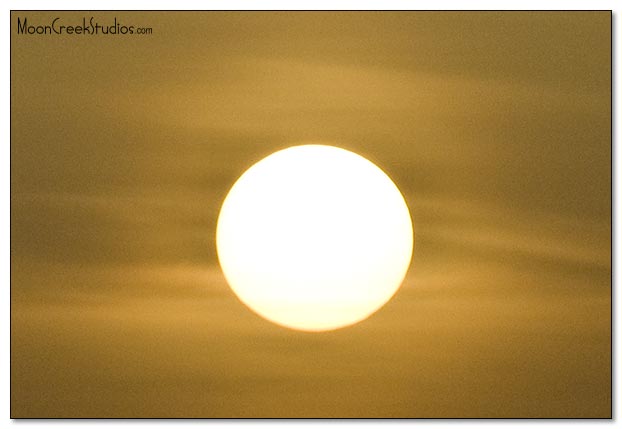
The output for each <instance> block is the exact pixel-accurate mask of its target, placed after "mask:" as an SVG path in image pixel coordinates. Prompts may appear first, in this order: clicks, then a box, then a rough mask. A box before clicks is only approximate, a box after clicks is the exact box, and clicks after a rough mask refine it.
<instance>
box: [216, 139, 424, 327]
mask: <svg viewBox="0 0 622 429" xmlns="http://www.w3.org/2000/svg"><path fill="white" fill-rule="evenodd" d="M216 245H217V249H218V258H219V260H220V265H221V267H222V270H223V272H224V274H225V277H226V279H227V282H228V283H229V285H230V286H231V288H232V289H233V291H234V292H235V294H236V295H237V296H238V298H239V299H240V300H241V301H242V302H243V303H244V304H246V305H247V306H248V307H249V308H250V309H251V310H253V311H255V312H256V313H257V314H259V315H260V316H262V317H264V318H266V319H268V320H270V321H272V322H274V323H276V324H278V325H281V326H285V327H288V328H292V329H298V330H304V331H326V330H331V329H337V328H341V327H344V326H348V325H352V324H354V323H357V322H360V321H361V320H363V319H365V318H367V317H369V316H370V315H371V314H372V313H374V312H375V311H376V310H378V309H379V308H380V307H382V306H383V305H384V304H385V303H386V302H387V301H388V300H389V299H390V298H391V297H392V296H393V294H394V293H395V292H396V291H397V289H398V288H399V287H400V284H401V283H402V280H403V279H404V276H405V275H406V271H407V270H408V267H409V265H410V260H411V256H412V250H413V228H412V222H411V218H410V214H409V212H408V207H407V206H406V202H405V201H404V198H403V197H402V194H401V193H400V191H399V190H398V189H397V187H396V186H395V184H394V183H393V182H392V181H391V179H390V178H389V177H388V176H387V175H386V174H385V173H384V172H383V171H382V170H380V168H378V167H377V166H376V165H374V164H373V163H371V162H370V161H368V160H367V159H365V158H363V157H361V156H359V155H357V154H355V153H352V152H349V151H347V150H344V149H340V148H336V147H333V146H324V145H303V146H293V147H290V148H287V149H284V150H281V151H278V152H275V153H273V154H272V155H270V156H268V157H266V158H264V159H262V160H261V161H259V162H258V163H256V164H255V165H253V166H252V167H251V168H249V169H248V170H247V171H246V172H245V173H244V174H242V176H241V177H240V178H239V179H238V180H237V182H235V184H234V185H233V187H232V188H231V190H230V191H229V194H228V195H227V197H226V198H225V201H224V203H223V205H222V208H221V210H220V215H219V217H218V226H217V228H216Z"/></svg>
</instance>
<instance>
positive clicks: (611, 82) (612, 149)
mask: <svg viewBox="0 0 622 429" xmlns="http://www.w3.org/2000/svg"><path fill="white" fill-rule="evenodd" d="M14 12H57V13H66V12H85V13H87V12H118V13H128V12H130V13H150V12H202V13H214V12H240V13H244V12H247V13H248V12H268V13H274V12H296V13H302V12H329V13H330V12H359V13H360V12H418V13H421V12H461V13H470V12H507V13H512V12H537V13H547V12H557V13H569V12H609V13H610V15H609V20H610V54H609V59H610V70H609V71H610V76H609V91H610V110H609V111H610V128H609V129H610V131H609V136H610V157H611V160H610V161H611V167H610V177H611V215H610V216H611V220H610V231H611V236H610V271H611V285H610V323H611V326H610V331H609V332H610V347H611V352H610V370H611V379H610V386H611V387H610V388H611V394H610V411H609V417H504V418H499V417H386V418H385V417H366V418H363V417H360V418H351V417H341V418H329V417H313V418H305V417H298V418H287V417H228V418H218V417H177V418H172V417H84V418H83V417H13V416H12V414H11V415H10V419H11V420H13V421H17V422H28V421H36V422H38V421H41V420H43V421H45V420H72V421H74V420H75V421H90V420H114V421H119V422H123V421H132V420H143V421H153V420H157V421H160V420H167V421H175V420H194V421H203V420H210V421H230V420H233V421H240V420H244V421H245V420H261V421H279V422H280V421H299V420H304V421H310V420H321V421H340V420H347V421H366V420H382V421H387V420H388V421H395V420H398V421H401V420H407V421H408V420H416V421H430V420H444V421H456V420H474V421H489V420H493V421H504V420H525V421H549V420H557V421H559V420H562V421H564V420H583V421H593V422H603V421H606V420H611V421H615V420H616V416H614V415H613V414H614V411H615V410H614V403H615V401H614V399H615V389H614V383H615V379H614V375H615V371H614V366H615V365H614V362H615V361H614V350H615V347H614V345H615V336H614V329H615V326H614V312H613V307H614V298H615V287H614V286H615V285H614V280H615V273H614V271H615V266H614V252H615V249H614V240H615V231H616V228H615V223H614V215H615V192H614V188H615V180H614V179H615V170H614V168H613V163H614V159H615V158H614V157H615V147H614V141H613V140H614V132H615V129H614V122H613V121H614V108H615V106H614V85H615V81H614V78H613V68H614V50H613V43H614V42H613V36H614V26H613V10H612V9H567V10H563V9H541V10H533V9H466V10H465V9H426V10H420V9H363V10H351V9H334V10H333V9H301V10H291V9H260V10H253V9H241V10H240V9H222V10H210V9H207V10H204V9H151V10H140V9H128V10H118V9H91V10H84V9H61V10H58V9H10V11H9V32H10V33H9V34H10V35H9V81H11V77H12V75H13V67H12V59H13V51H12V48H13V44H12V43H11V42H12V40H13V32H12V31H11V23H12V20H13V13H14ZM12 87H13V86H12V82H11V84H10V86H9V100H10V102H11V104H12V100H13V99H12V97H11V88H12ZM11 123H12V121H11V116H10V111H9V138H10V141H9V151H10V154H9V164H11V158H12V156H11V153H12V151H11V142H12V141H13V137H12V136H13V134H12V133H13V130H12V126H11ZM10 170H11V169H9V188H11V186H10V185H11V171H10ZM9 194H10V189H9ZM10 218H11V200H10V198H9V222H10ZM10 235H11V234H10V227H9V242H10ZM9 246H10V243H9ZM10 253H11V252H10V251H9V258H10ZM11 265H12V264H11V263H10V261H9V279H11V278H12V272H11V271H12V270H11ZM10 283H11V284H10V285H9V312H10V315H9V334H11V332H12V326H11V324H12V322H11V321H12V318H11V315H12V304H13V296H12V283H13V282H12V281H11V280H10ZM9 336H11V335H9ZM10 356H11V342H10V340H9V413H12V407H11V402H12V394H11V393H12V391H13V389H12V378H11V371H10V368H11V358H10Z"/></svg>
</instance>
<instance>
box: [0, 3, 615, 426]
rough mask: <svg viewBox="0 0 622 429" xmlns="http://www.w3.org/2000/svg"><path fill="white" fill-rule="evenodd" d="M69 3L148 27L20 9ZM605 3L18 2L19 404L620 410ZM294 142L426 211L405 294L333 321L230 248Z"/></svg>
mask: <svg viewBox="0 0 622 429" xmlns="http://www.w3.org/2000/svg"><path fill="white" fill-rule="evenodd" d="M57 16H60V17H61V20H62V21H63V22H64V23H65V24H69V25H71V24H78V23H81V22H82V18H83V17H86V18H87V21H88V19H89V18H90V17H91V16H94V17H95V18H96V20H97V21H99V22H100V23H102V24H104V23H105V24H106V25H108V24H109V23H112V22H113V19H114V17H116V18H117V20H118V21H120V22H121V23H122V24H124V25H135V26H140V27H152V28H153V34H151V35H140V36H139V35H132V36H130V35H127V36H120V35H118V36H110V35H109V36H103V35H98V36H75V35H73V36H69V35H63V36H59V35H24V34H17V17H20V19H23V18H24V17H27V18H28V23H29V24H30V25H33V24H34V25H47V24H50V22H51V21H52V20H53V19H54V18H55V17H57ZM610 19H611V15H610V13H609V12H599V13H594V12H591V13H579V12H561V13H486V12H483V13H459V12H454V13H449V12H445V13H434V12H419V13H371V12H367V13H269V12H260V13H223V12H212V13H127V12H125V13H105V12H96V13H59V12H50V13H34V12H23V13H21V12H13V13H12V14H11V136H12V141H11V279H12V282H11V292H12V314H11V317H12V327H11V329H12V331H11V333H12V338H11V370H12V380H11V381H12V384H11V413H12V416H13V417H48V416H49V417H52V416H53V417H333V416H335V417H607V416H610V401H611V391H610V389H611V380H610V373H611V361H610V335H611V331H610V323H611V318H610V292H611V289H610V287H611V264H610V261H611V251H610V249H611V247H610V246H611V238H610V237H611V132H610V115H611V110H610V76H611V69H610V60H611V58H610V36H611V32H610V28H611V27H610ZM303 143H324V144H332V145H336V146H340V147H343V148H345V149H349V150H352V151H354V152H357V153H359V154H361V155H363V156H365V157H367V158H368V159H370V160H371V161H373V162H374V163H376V164H377V165H378V166H380V167H381V168H382V169H383V170H384V171H385V172H386V173H387V174H388V175H389V176H390V177H391V178H392V179H393V180H394V182H395V183H396V184H397V186H398V187H399V188H400V190H401V191H402V193H403V194H404V197H405V199H406V201H407V203H408V205H409V209H410V212H411V215H412V218H413V222H414V230H415V251H414V257H413V262H412V265H411V268H410V271H409V274H408V276H407V278H406V280H405V282H404V284H403V286H402V288H401V289H400V290H399V291H398V293H397V294H396V296H395V297H394V298H393V300H392V301H390V302H389V303H388V304H387V305H386V306H385V307H384V308H383V309H381V310H380V311H379V312H378V313H376V314H375V315H374V316H372V317H371V318H370V319H368V320H366V321H364V322H362V323H360V324H358V325H355V326H353V327H350V328H345V329H342V330H337V331H334V332H328V333H320V334H317V333H316V334H310V333H303V332H296V331H291V330H286V329H284V328H281V327H279V326H276V325H273V324H271V323H269V322H267V321H265V320H263V319H261V318H259V317H258V316H256V315H254V314H253V313H251V312H250V311H249V310H248V309H247V308H246V307H244V306H243V305H242V304H241V303H240V302H239V301H238V300H237V298H236V297H235V296H234V295H233V293H232V292H231V291H230V290H229V288H228V286H227V285H226V282H225V280H224V278H223V276H222V274H221V271H220V269H219V267H218V262H217V257H216V250H215V226H216V219H217V216H218V212H219V208H220V205H221V203H222V201H223V200H224V197H225V195H226V193H227V192H228V190H229V188H230V187H231V186H232V185H233V183H234V182H235V180H236V179H237V178H238V177H239V175H240V174H241V173H242V172H243V171H244V170H245V169H246V168H248V167H250V166H251V165H252V164H253V163H255V162H257V161H258V160H260V159H261V158H263V157H265V156H267V155H269V154H270V153H272V152H274V151H275V150H278V149H281V148H284V147H287V146H291V145H295V144H303Z"/></svg>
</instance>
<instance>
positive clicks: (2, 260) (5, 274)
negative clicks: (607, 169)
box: [0, 0, 622, 429]
mask: <svg viewBox="0 0 622 429" xmlns="http://www.w3.org/2000/svg"><path fill="white" fill-rule="evenodd" d="M5 4H7V7H6V9H5V13H4V22H5V25H6V28H5V29H4V31H2V36H1V37H2V39H1V40H2V48H3V50H4V55H3V59H4V62H3V63H2V64H3V67H2V78H3V81H4V85H3V87H2V92H3V100H4V103H3V104H2V108H3V111H2V117H1V118H2V119H1V120H2V128H1V130H2V132H3V135H4V138H3V139H2V141H3V145H2V152H1V154H2V156H1V157H0V175H1V176H2V186H1V188H0V189H1V192H2V211H1V212H0V213H1V216H2V225H3V228H2V237H1V238H2V240H1V243H2V246H1V250H0V252H1V254H0V264H1V268H2V271H1V273H2V277H1V278H2V282H1V285H2V300H1V301H0V302H1V303H2V311H0V314H1V315H2V316H1V317H2V321H3V325H2V329H1V330H0V335H1V337H0V344H1V346H0V347H1V349H2V353H1V354H0V366H1V368H2V371H1V377H2V379H1V380H2V383H1V385H0V410H1V419H0V421H1V422H2V423H6V424H7V425H16V427H19V428H22V429H29V428H40V427H41V426H47V425H51V426H55V427H66V426H67V427H73V428H81V427H98V428H108V427H121V428H130V427H147V426H152V425H156V426H158V427H163V428H187V427H188V426H189V425H190V426H195V425H209V426H210V427H216V428H220V427H222V428H225V427H226V428H234V427H238V426H242V425H243V426H247V425H249V424H253V425H259V426H263V427H272V426H273V425H278V426H281V427H283V426H285V427H290V426H301V427H303V426H304V427H309V425H311V426H315V425H322V426H323V427H328V428H332V427H352V426H358V425H364V426H365V427H374V428H375V427H378V428H379V427H384V426H386V425H387V424H398V425H400V426H401V425H413V426H414V425H417V426H434V427H444V426H445V425H453V424H457V425H459V426H460V427H462V428H479V427H481V426H489V427H490V426H491V425H492V427H496V426H505V425H511V426H513V427H516V426H517V425H518V426H522V425H526V424H529V425H532V426H534V427H540V428H562V427H567V426H568V425H569V424H572V426H574V427H576V426H577V425H578V426H581V427H588V428H590V427H593V428H596V427H603V425H607V426H609V425H611V424H614V423H613V422H611V421H588V420H576V421H569V420H505V421H503V420H460V421H450V420H428V421H426V420H410V421H408V420H398V421H395V420H393V421H390V422H387V421H365V422H357V421H322V420H316V421H313V422H311V423H309V422H306V421H279V422H276V421H248V420H247V421H234V420H229V421H216V420H203V421H200V420H198V421H191V420H181V421H179V420H178V421H175V420H157V421H155V420H133V421H127V420H125V421H123V420H120V421H119V420H106V421H91V422H88V421H76V420H73V421H70V420H69V421H68V420H60V421H59V420H47V421H21V422H15V421H9V401H10V386H9V368H10V361H9V344H10V330H9V322H10V317H9V308H10V307H9V306H10V299H9V298H10V295H9V284H10V276H9V270H10V244H9V243H10V242H9V238H10V219H9V216H10V206H9V204H10V149H9V141H10V134H9V126H10V98H9V90H10V68H9V61H8V58H9V51H10V37H9V36H10V35H9V33H10V31H9V28H10V27H9V25H8V24H9V21H10V12H9V11H10V10H11V9H18V10H28V9H59V10H64V9H78V10H94V9H101V10H126V9H135V10H141V9H145V10H149V9H163V10H166V9H181V10H188V9H196V10H201V9H211V10H221V9H228V10H237V9H267V10H275V9H287V10H301V9H302V10H305V9H308V10H313V9H324V10H350V9H352V10H370V9H371V10H387V9H398V10H401V9H416V10H429V9H434V10H443V9H453V10H469V9H480V10H481V9H495V10H542V9H544V10H546V9H562V10H572V9H588V10H595V9H604V10H613V12H614V34H613V37H614V70H615V71H616V72H617V75H618V76H620V70H621V68H620V46H621V43H620V31H619V25H620V20H619V13H620V10H621V8H620V5H621V4H622V3H620V2H619V1H615V2H614V1H604V0H597V1H541V0H540V1H533V0H522V1H516V0H511V1H504V2H493V1H470V2H464V1H463V2H461V1H447V0H439V1H434V2H431V1H430V2H416V1H405V0H384V1H355V0H331V1H327V0H314V1H309V0H305V1H297V2H285V1H278V0H273V1H265V0H261V1H260V0H255V1H250V0H229V1H225V0H212V1H210V2H209V3H208V2H203V3H202V2H198V1H187V0H178V1H175V2H166V1H161V0H152V1H128V0H111V1H88V2H79V3H78V2H72V1H68V0H64V1H54V2H51V1H13V0H11V1H8V2H7V3H5ZM615 75H616V73H614V78H615ZM613 113H614V121H615V124H614V148H616V150H614V166H619V165H620V156H621V155H620V133H619V131H616V129H617V128H619V126H620V85H619V82H615V80H614V109H613ZM612 180H613V181H614V190H615V195H614V200H613V204H614V208H615V213H616V214H617V213H619V212H620V175H619V174H618V173H617V172H616V171H615V169H614V175H613V178H612ZM614 225H615V227H614V235H615V236H614V255H615V256H616V258H615V260H614V265H613V267H612V268H613V270H614V273H618V272H619V269H620V261H619V258H618V257H617V256H619V255H620V230H619V226H618V225H617V222H616V221H615V219H614ZM619 280H620V279H619V276H616V278H615V279H614V291H615V294H614V298H615V302H614V316H615V317H614V332H615V334H616V337H615V339H614V345H615V354H614V356H615V357H616V358H617V361H618V362H620V359H621V356H622V353H621V351H620V332H621V331H622V329H621V326H620V316H619V312H620V305H621V302H622V299H621V295H622V294H621V292H620V287H619V286H620V281H619ZM614 367H615V360H614ZM614 378H615V380H614V396H613V398H614V416H618V420H619V416H620V401H621V392H620V370H619V368H616V371H615V372H614Z"/></svg>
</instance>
